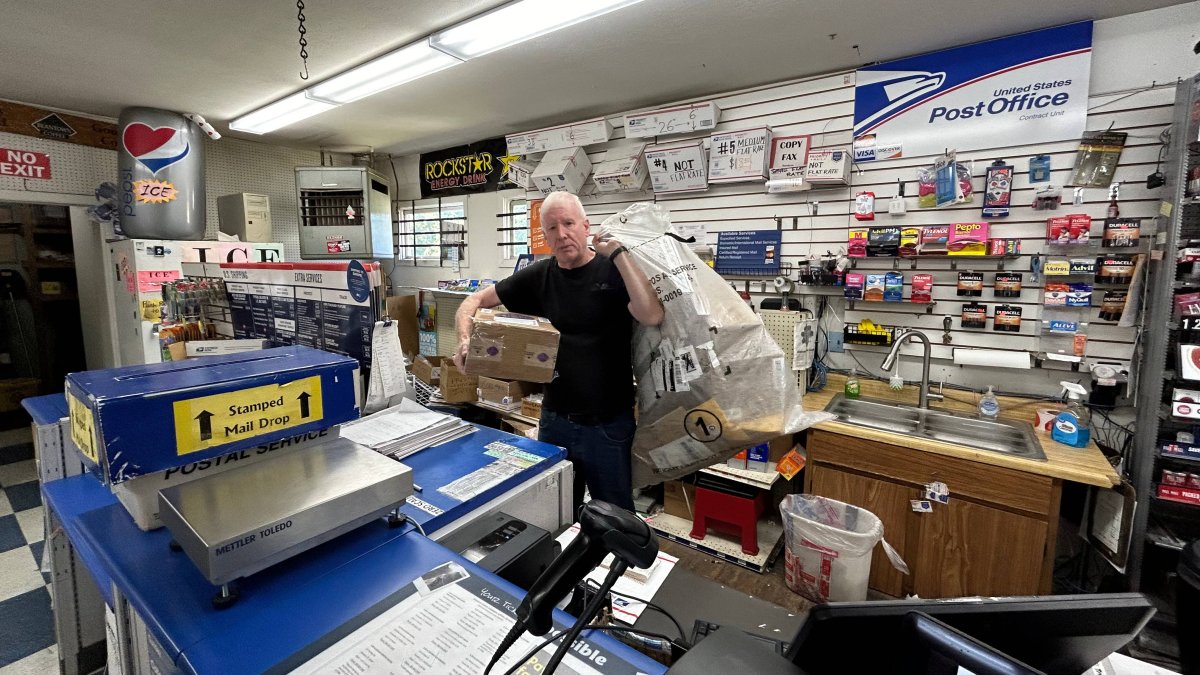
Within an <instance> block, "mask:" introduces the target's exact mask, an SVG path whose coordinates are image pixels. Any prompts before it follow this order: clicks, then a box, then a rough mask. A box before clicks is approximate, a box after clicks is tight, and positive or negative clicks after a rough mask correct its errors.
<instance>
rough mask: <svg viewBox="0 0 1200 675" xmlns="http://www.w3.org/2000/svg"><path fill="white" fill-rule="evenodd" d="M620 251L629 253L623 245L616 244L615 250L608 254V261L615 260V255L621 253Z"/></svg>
mask: <svg viewBox="0 0 1200 675" xmlns="http://www.w3.org/2000/svg"><path fill="white" fill-rule="evenodd" d="M622 253H629V249H627V248H625V247H624V246H618V247H617V250H615V251H613V252H612V255H610V256H608V259H609V261H610V262H617V256H619V255H621V254H622Z"/></svg>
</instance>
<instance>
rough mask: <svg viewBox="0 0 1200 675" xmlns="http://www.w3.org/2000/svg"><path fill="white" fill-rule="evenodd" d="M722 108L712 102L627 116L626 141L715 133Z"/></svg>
mask: <svg viewBox="0 0 1200 675" xmlns="http://www.w3.org/2000/svg"><path fill="white" fill-rule="evenodd" d="M720 120H721V108H720V107H718V106H717V104H716V103H714V102H712V101H703V102H700V103H688V104H686V105H678V106H672V107H670V108H660V109H658V110H648V111H646V112H640V113H631V114H629V115H626V116H625V138H653V137H655V136H667V135H670V134H690V133H695V132H697V131H706V130H708V129H714V128H716V126H717V123H718V122H719V121H720Z"/></svg>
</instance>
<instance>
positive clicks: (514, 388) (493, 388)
mask: <svg viewBox="0 0 1200 675" xmlns="http://www.w3.org/2000/svg"><path fill="white" fill-rule="evenodd" d="M536 388H538V387H537V385H535V384H533V383H532V382H520V381H516V380H512V381H510V380H498V379H496V378H494V377H480V378H479V387H478V389H479V400H480V401H487V402H488V403H495V404H496V405H501V406H516V407H518V408H519V407H520V405H521V401H522V399H523V398H524V397H525V396H527V395H529V394H532V393H533V392H534V391H535V389H536Z"/></svg>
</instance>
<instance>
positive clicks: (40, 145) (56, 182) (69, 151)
mask: <svg viewBox="0 0 1200 675" xmlns="http://www.w3.org/2000/svg"><path fill="white" fill-rule="evenodd" d="M0 147H3V148H11V149H14V150H29V151H31V152H43V153H46V154H47V155H50V176H51V178H50V179H49V180H41V179H32V178H14V177H11V176H0V190H12V191H15V192H36V193H43V194H42V195H41V196H43V197H44V196H45V193H53V194H62V195H72V196H78V195H86V196H88V197H91V196H92V193H93V191H94V190H95V189H96V186H97V185H99V184H100V183H102V182H104V181H106V180H113V179H114V178H116V174H117V153H116V151H114V150H106V149H104V148H93V147H91V146H90V145H78V144H76V143H63V142H62V141H51V140H47V139H44V138H37V137H35V136H25V135H22V134H10V133H3V132H0ZM72 201H77V200H72Z"/></svg>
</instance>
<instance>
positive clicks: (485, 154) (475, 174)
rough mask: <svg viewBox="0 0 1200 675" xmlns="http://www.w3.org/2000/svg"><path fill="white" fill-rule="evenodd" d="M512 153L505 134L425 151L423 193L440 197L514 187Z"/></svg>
mask: <svg viewBox="0 0 1200 675" xmlns="http://www.w3.org/2000/svg"><path fill="white" fill-rule="evenodd" d="M514 159H516V157H515V156H509V155H508V145H507V143H505V141H504V139H503V138H491V139H488V140H486V141H478V142H476V143H470V144H468V145H460V146H458V147H454V148H448V149H446V150H438V151H436V152H426V153H422V154H421V196H422V197H438V196H452V195H462V194H471V193H476V192H489V191H492V190H499V189H502V188H504V187H514V186H513V185H512V184H511V183H509V182H508V163H509V162H510V161H512V160H514Z"/></svg>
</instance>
